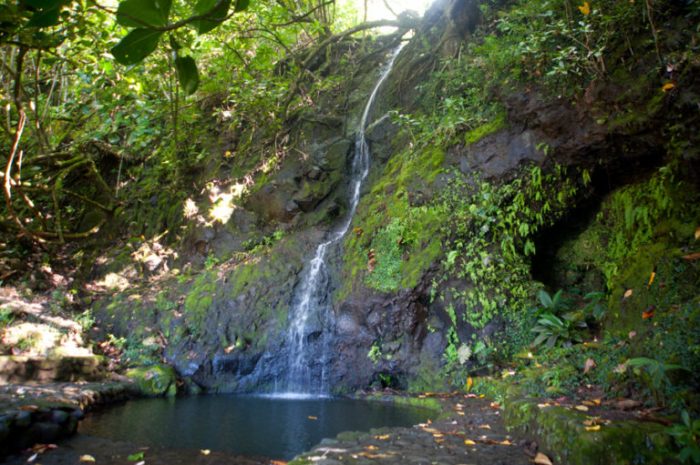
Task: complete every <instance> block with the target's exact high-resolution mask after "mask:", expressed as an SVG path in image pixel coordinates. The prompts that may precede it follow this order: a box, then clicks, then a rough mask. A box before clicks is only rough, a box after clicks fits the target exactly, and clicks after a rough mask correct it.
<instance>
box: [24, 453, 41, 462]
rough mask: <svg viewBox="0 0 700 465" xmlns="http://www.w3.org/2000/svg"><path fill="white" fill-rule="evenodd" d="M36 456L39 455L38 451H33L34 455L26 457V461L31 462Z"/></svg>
mask: <svg viewBox="0 0 700 465" xmlns="http://www.w3.org/2000/svg"><path fill="white" fill-rule="evenodd" d="M37 457H39V453H38V452H37V453H35V454H34V455H32V456H31V457H29V458H28V459H27V463H32V462H33V461H35V460H36V458H37Z"/></svg>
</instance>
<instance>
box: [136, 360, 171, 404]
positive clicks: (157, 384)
mask: <svg viewBox="0 0 700 465" xmlns="http://www.w3.org/2000/svg"><path fill="white" fill-rule="evenodd" d="M126 376H127V377H129V378H130V379H132V380H133V381H134V382H135V383H136V385H137V386H138V388H139V391H141V394H143V395H144V396H148V397H155V396H163V395H167V396H174V395H175V394H177V386H176V384H175V381H176V375H175V370H174V369H173V368H172V367H171V366H168V365H151V366H145V367H137V368H132V369H130V370H128V371H127V372H126Z"/></svg>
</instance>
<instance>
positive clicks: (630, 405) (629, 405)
mask: <svg viewBox="0 0 700 465" xmlns="http://www.w3.org/2000/svg"><path fill="white" fill-rule="evenodd" d="M641 405H642V403H641V402H639V401H638V400H634V399H622V400H618V401H617V402H615V408H616V409H619V410H632V409H635V408H637V407H639V406H641Z"/></svg>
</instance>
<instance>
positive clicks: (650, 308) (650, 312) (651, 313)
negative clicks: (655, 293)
mask: <svg viewBox="0 0 700 465" xmlns="http://www.w3.org/2000/svg"><path fill="white" fill-rule="evenodd" d="M654 310H656V307H654V306H653V305H649V306H648V307H647V309H646V310H644V311H643V312H642V320H648V319H649V318H654Z"/></svg>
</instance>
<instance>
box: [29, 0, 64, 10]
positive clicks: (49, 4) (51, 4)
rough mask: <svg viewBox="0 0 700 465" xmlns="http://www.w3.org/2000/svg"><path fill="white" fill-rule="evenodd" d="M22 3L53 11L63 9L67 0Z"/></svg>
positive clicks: (42, 0)
mask: <svg viewBox="0 0 700 465" xmlns="http://www.w3.org/2000/svg"><path fill="white" fill-rule="evenodd" d="M22 3H24V4H25V5H29V6H31V7H32V8H37V9H40V10H53V9H55V8H60V7H62V6H63V5H64V4H65V3H66V0H23V2H22Z"/></svg>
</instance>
